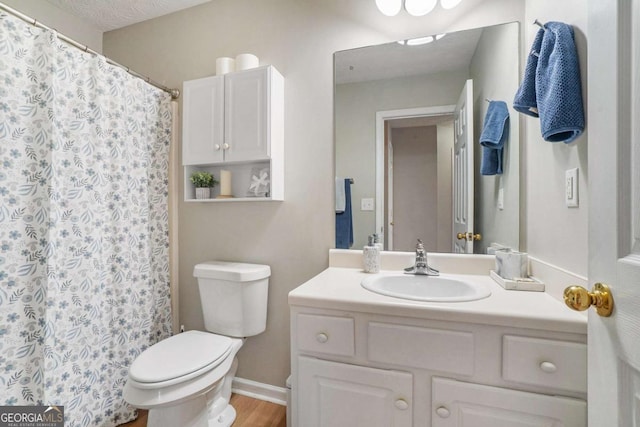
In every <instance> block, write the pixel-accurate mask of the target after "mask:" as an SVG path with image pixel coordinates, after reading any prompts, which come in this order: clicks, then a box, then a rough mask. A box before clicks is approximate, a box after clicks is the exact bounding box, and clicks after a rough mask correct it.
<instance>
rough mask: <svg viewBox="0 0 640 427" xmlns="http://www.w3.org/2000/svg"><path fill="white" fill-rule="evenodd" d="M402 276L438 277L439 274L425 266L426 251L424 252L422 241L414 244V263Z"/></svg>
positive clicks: (427, 265)
mask: <svg viewBox="0 0 640 427" xmlns="http://www.w3.org/2000/svg"><path fill="white" fill-rule="evenodd" d="M404 274H416V275H420V276H439V275H440V272H439V271H438V270H436V269H435V268H431V267H429V264H427V251H425V250H424V245H423V244H422V240H420V239H418V243H417V244H416V262H415V264H414V265H413V266H412V267H407V268H405V269H404Z"/></svg>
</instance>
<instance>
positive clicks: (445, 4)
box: [376, 0, 462, 16]
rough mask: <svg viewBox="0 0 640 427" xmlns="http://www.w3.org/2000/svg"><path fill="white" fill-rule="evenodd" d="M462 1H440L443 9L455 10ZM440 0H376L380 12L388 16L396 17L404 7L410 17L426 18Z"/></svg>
mask: <svg viewBox="0 0 640 427" xmlns="http://www.w3.org/2000/svg"><path fill="white" fill-rule="evenodd" d="M461 2H462V0H440V6H442V8H443V9H453V8H454V7H456V6H457V5H459V4H460V3H461ZM437 4H438V0H376V6H378V10H379V11H380V12H381V13H382V14H383V15H386V16H396V15H397V14H398V13H400V11H401V10H402V6H404V8H405V10H406V11H407V13H409V15H413V16H424V15H426V14H428V13H429V12H431V11H432V10H433V9H435V7H436V5H437Z"/></svg>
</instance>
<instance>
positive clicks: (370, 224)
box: [335, 69, 468, 249]
mask: <svg viewBox="0 0 640 427" xmlns="http://www.w3.org/2000/svg"><path fill="white" fill-rule="evenodd" d="M467 76H468V71H467V70H466V69H465V70H460V71H456V72H447V73H438V74H432V75H426V76H425V75H423V76H413V77H405V78H397V79H389V80H378V81H371V82H364V83H347V84H341V85H337V86H336V93H335V127H336V143H335V151H336V166H335V167H336V175H337V176H340V177H346V178H353V179H354V181H355V183H354V185H352V186H351V198H352V201H353V228H354V233H353V235H354V243H353V248H354V249H361V248H362V246H364V244H365V243H366V241H367V240H366V239H367V236H368V235H370V234H372V233H374V232H375V231H376V213H375V211H361V210H360V199H362V198H365V197H373V198H375V196H376V112H378V111H386V110H397V109H404V108H415V107H434V106H440V105H452V104H455V103H456V101H457V100H458V96H459V95H460V90H461V88H462V87H463V86H464V82H465V81H466V80H467V78H468V77H467Z"/></svg>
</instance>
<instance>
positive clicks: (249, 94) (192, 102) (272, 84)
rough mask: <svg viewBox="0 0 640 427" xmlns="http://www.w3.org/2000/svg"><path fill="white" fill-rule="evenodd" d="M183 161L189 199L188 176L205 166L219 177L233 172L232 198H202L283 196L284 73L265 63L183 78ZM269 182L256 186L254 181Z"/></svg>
mask: <svg viewBox="0 0 640 427" xmlns="http://www.w3.org/2000/svg"><path fill="white" fill-rule="evenodd" d="M183 93H184V99H183V123H182V164H183V166H184V182H185V185H184V194H185V196H184V197H185V201H195V200H196V199H195V188H194V186H193V184H192V183H191V181H190V180H189V177H190V176H191V174H192V173H193V172H196V171H206V172H210V173H212V174H213V175H214V176H215V177H216V179H217V180H218V181H219V180H220V175H221V174H220V171H221V170H228V171H230V172H231V192H232V194H233V196H234V197H233V198H222V199H219V198H218V199H217V198H215V196H216V195H217V194H219V191H220V185H217V186H216V187H215V188H214V190H213V197H212V198H211V199H198V201H216V202H217V201H225V202H228V201H256V200H261V201H264V200H283V199H284V78H283V77H282V75H281V74H280V73H279V72H278V70H276V69H275V68H274V67H273V66H270V65H269V66H262V67H258V68H254V69H250V70H244V71H237V72H232V73H228V74H225V75H222V76H213V77H205V78H202V79H197V80H190V81H185V82H184V84H183ZM264 183H268V186H267V189H266V194H265V191H262V192H258V193H257V194H256V193H255V192H254V190H255V189H256V184H263V185H262V188H263V189H264Z"/></svg>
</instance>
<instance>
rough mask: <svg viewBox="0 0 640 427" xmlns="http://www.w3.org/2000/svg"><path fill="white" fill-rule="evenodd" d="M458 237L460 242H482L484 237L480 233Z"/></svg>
mask: <svg viewBox="0 0 640 427" xmlns="http://www.w3.org/2000/svg"><path fill="white" fill-rule="evenodd" d="M456 237H457V238H458V240H468V241H472V240H482V235H481V234H480V233H476V234H473V233H458V234H456Z"/></svg>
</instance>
